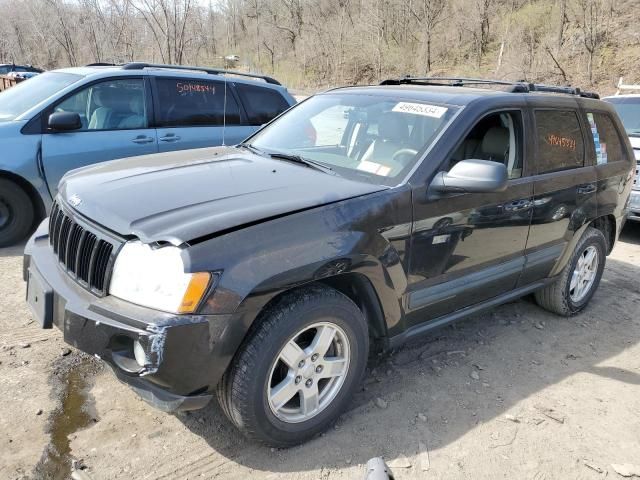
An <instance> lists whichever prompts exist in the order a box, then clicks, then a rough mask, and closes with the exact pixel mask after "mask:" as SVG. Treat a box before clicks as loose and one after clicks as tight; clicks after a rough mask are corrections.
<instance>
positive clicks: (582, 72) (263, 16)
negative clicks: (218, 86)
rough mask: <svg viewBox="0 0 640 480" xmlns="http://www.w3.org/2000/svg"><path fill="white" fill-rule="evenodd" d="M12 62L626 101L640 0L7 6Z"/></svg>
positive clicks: (132, 0)
mask: <svg viewBox="0 0 640 480" xmlns="http://www.w3.org/2000/svg"><path fill="white" fill-rule="evenodd" d="M0 8H2V11H3V15H2V18H0V62H2V61H15V62H28V63H32V64H34V65H39V66H43V67H46V68H56V67H60V66H66V65H82V64H86V63H91V62H113V63H121V62H126V61H132V60H148V61H156V62H166V63H182V64H199V65H215V66H223V65H224V56H226V55H238V56H239V57H240V62H239V63H238V64H237V65H235V64H234V65H233V66H236V67H238V68H243V69H246V70H258V71H262V72H265V73H269V74H273V75H275V76H276V77H277V78H279V79H281V80H282V81H283V82H284V83H286V84H287V85H288V86H290V87H293V88H298V89H300V88H302V89H316V88H322V87H327V86H333V85H341V84H354V83H371V82H377V81H378V80H379V79H381V78H385V77H389V76H398V75H404V74H413V75H427V74H428V75H458V76H482V77H493V78H502V79H512V80H516V79H525V80H528V81H536V82H549V83H561V84H572V85H576V86H581V87H583V88H595V89H596V90H599V91H600V92H601V93H605V94H606V93H611V92H613V91H615V85H616V83H617V81H618V78H619V77H620V76H624V77H625V81H627V82H631V81H640V72H638V71H637V70H638V64H639V63H640V62H639V59H640V30H638V28H637V27H638V25H637V24H638V22H637V19H638V14H637V8H638V1H637V0H559V1H552V0H448V1H447V0H220V1H218V2H215V3H214V2H209V3H206V2H196V1H194V0H79V1H73V2H71V1H69V2H65V1H63V0H17V1H9V0H0Z"/></svg>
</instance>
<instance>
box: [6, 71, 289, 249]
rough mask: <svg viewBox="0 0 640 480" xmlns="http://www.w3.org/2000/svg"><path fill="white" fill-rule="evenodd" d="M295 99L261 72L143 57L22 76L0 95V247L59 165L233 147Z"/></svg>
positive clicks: (44, 199) (17, 232) (41, 199)
mask: <svg viewBox="0 0 640 480" xmlns="http://www.w3.org/2000/svg"><path fill="white" fill-rule="evenodd" d="M294 103H295V100H294V99H293V97H292V96H291V95H289V93H288V92H287V90H286V89H285V88H284V87H283V86H282V85H280V83H278V82H277V81H276V80H274V79H273V78H270V77H266V76H261V75H252V74H243V73H237V72H227V71H224V70H212V69H201V68H196V67H176V66H164V65H151V64H145V63H130V64H127V65H121V66H104V65H101V66H95V65H94V66H88V67H82V68H66V69H62V70H56V71H51V72H47V73H43V74H41V75H39V76H37V77H35V78H33V79H31V80H29V81H28V82H22V83H21V84H19V85H16V86H15V87H12V88H10V89H8V90H6V91H4V92H2V93H0V143H1V144H2V146H3V149H4V152H3V155H2V156H0V246H7V245H11V244H13V243H15V242H18V241H20V240H21V239H22V238H24V237H25V236H26V235H27V233H28V232H29V231H30V230H31V229H32V226H34V225H35V224H36V222H39V220H41V219H42V218H44V217H45V216H46V215H47V213H48V212H49V211H50V208H51V202H52V199H53V197H55V195H56V192H57V187H58V182H59V181H60V178H62V176H63V175H64V174H65V173H66V172H67V171H68V170H72V169H74V168H78V167H83V166H86V165H91V164H95V163H98V162H104V161H106V160H113V159H117V158H122V157H131V156H134V155H145V154H149V153H158V152H170V151H173V150H184V149H190V148H201V147H208V146H214V145H222V144H227V145H233V144H235V143H238V142H240V141H241V140H243V139H244V138H246V137H247V136H249V135H250V134H251V133H253V132H254V131H255V130H256V129H257V128H259V127H260V126H261V125H262V124H264V123H267V122H269V121H270V120H271V119H273V118H274V117H276V116H277V115H279V114H280V113H281V112H283V111H284V110H286V109H287V108H289V106H291V105H292V104H294ZM223 113H224V114H223Z"/></svg>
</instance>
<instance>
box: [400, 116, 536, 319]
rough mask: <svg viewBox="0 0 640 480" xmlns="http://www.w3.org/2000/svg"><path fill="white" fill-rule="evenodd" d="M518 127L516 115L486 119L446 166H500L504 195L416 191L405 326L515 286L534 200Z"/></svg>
mask: <svg viewBox="0 0 640 480" xmlns="http://www.w3.org/2000/svg"><path fill="white" fill-rule="evenodd" d="M523 125H524V123H523V113H522V112H521V111H520V110H513V111H511V110H509V111H502V112H496V113H491V114H489V115H486V116H484V117H483V118H482V119H481V120H479V121H478V122H477V123H476V125H475V126H474V127H473V128H472V130H471V131H470V133H469V134H468V135H467V136H466V137H465V139H464V141H463V142H462V143H461V144H460V145H459V146H458V148H457V149H456V150H455V152H454V153H453V154H452V155H451V156H450V158H449V159H448V161H447V162H445V164H444V165H445V167H444V169H445V170H448V169H450V168H451V167H452V166H453V165H454V164H455V163H456V162H458V161H461V160H467V159H484V160H493V161H496V162H501V163H504V164H505V165H506V166H507V169H508V172H509V183H508V187H507V189H506V191H504V192H499V193H462V194H455V195H444V196H442V197H440V198H428V197H427V194H426V187H420V188H416V189H414V227H413V233H412V239H411V260H410V267H409V270H410V271H409V288H408V294H407V296H406V299H405V309H406V311H407V312H408V313H409V315H408V317H407V321H408V325H407V327H411V326H412V325H415V324H417V323H422V322H424V321H425V320H429V319H434V318H437V317H440V316H442V315H446V314H448V313H452V312H454V311H456V310H459V309H462V308H464V307H467V306H469V305H473V304H475V303H478V302H482V301H484V300H487V299H489V298H491V297H495V296H498V295H500V294H502V293H505V292H507V291H509V290H512V289H514V288H515V286H516V284H517V281H518V278H519V276H520V274H521V273H522V269H523V266H524V250H525V245H526V242H527V234H528V232H529V223H530V218H531V212H532V200H533V198H532V197H533V184H532V182H531V180H530V178H529V177H528V176H527V175H526V171H525V170H524V169H523V167H524V166H525V163H524V160H525V159H524V156H525V155H524V152H525V148H524V135H523V134H524V130H523Z"/></svg>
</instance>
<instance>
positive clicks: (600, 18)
mask: <svg viewBox="0 0 640 480" xmlns="http://www.w3.org/2000/svg"><path fill="white" fill-rule="evenodd" d="M580 10H581V12H582V15H581V28H582V40H583V42H584V48H585V49H586V50H587V54H588V62H587V72H588V75H589V82H590V83H591V84H593V58H594V56H595V54H596V52H597V51H598V49H599V48H600V46H601V45H602V43H603V42H604V37H605V25H604V5H603V1H602V0H580Z"/></svg>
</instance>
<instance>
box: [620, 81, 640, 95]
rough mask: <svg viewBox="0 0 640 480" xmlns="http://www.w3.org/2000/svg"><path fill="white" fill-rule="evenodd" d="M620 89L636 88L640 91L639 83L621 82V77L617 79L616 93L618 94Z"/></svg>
mask: <svg viewBox="0 0 640 480" xmlns="http://www.w3.org/2000/svg"><path fill="white" fill-rule="evenodd" d="M622 90H638V91H640V85H632V84H624V83H622V77H620V80H618V90H617V91H616V95H620V92H621V91H622Z"/></svg>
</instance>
